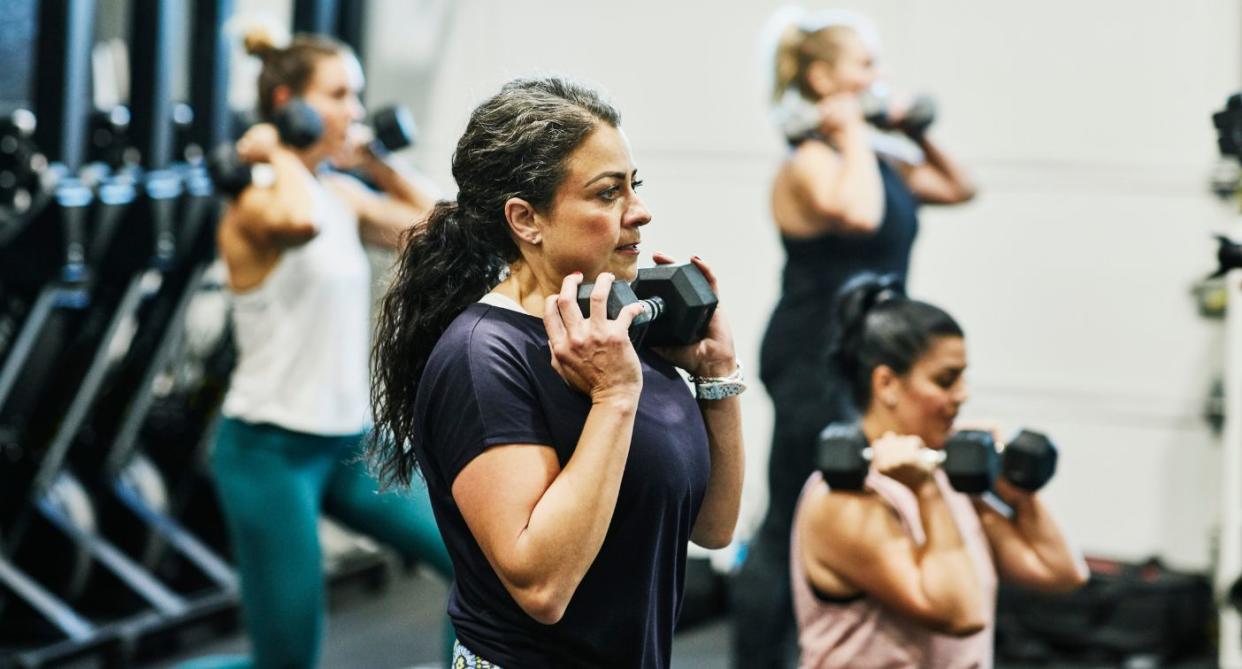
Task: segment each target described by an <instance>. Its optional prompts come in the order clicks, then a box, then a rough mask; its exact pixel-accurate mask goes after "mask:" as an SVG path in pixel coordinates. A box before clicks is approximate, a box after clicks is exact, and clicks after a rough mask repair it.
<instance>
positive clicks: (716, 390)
mask: <svg viewBox="0 0 1242 669" xmlns="http://www.w3.org/2000/svg"><path fill="white" fill-rule="evenodd" d="M690 380H691V381H693V382H694V397H695V399H700V400H722V399H724V398H726V397H733V396H734V395H741V394H742V393H744V392H746V377H745V375H744V374H743V373H742V363H740V362H739V363H738V365H737V369H735V370H733V373H732V374H730V375H728V376H691V377H690Z"/></svg>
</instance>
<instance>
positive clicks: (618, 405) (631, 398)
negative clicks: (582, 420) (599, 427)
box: [591, 383, 643, 413]
mask: <svg viewBox="0 0 1242 669" xmlns="http://www.w3.org/2000/svg"><path fill="white" fill-rule="evenodd" d="M642 389H643V387H642V384H641V383H640V384H634V385H625V386H610V387H608V388H601V389H599V390H594V391H592V392H591V405H592V406H599V407H605V408H609V409H613V410H616V411H620V412H622V413H625V412H633V411H635V410H637V409H638V398H639V396H640V395H642Z"/></svg>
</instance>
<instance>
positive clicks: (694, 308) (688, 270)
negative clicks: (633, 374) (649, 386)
mask: <svg viewBox="0 0 1242 669" xmlns="http://www.w3.org/2000/svg"><path fill="white" fill-rule="evenodd" d="M594 288H595V284H593V283H584V284H582V285H581V286H579V287H578V306H579V307H580V308H581V309H582V313H583V315H587V316H589V315H590V312H591V291H592V290H593V289H594ZM636 302H642V303H643V304H644V307H645V311H644V313H643V314H642V315H640V316H639V317H638V318H635V319H634V321H633V323H632V324H631V325H630V339H631V340H632V341H633V342H634V345H635V346H638V345H641V344H646V345H648V346H683V345H686V344H693V343H694V342H696V341H699V340H700V339H702V338H703V337H704V336H705V335H706V334H707V324H708V322H710V321H711V319H712V314H714V313H715V312H716V305H717V304H718V303H719V300H718V299H717V298H716V293H715V291H713V290H712V287H711V284H710V283H708V281H707V277H705V276H703V272H701V271H699V268H698V267H696V266H695V265H693V264H691V263H686V264H683V265H657V266H656V267H647V268H643V269H640V270H638V276H637V277H636V278H635V279H634V282H633V283H632V284H627V283H625V282H624V281H614V282H613V284H612V290H611V291H610V292H609V294H608V302H607V305H608V311H607V316H608V318H609V320H611V319H615V318H616V317H617V314H619V313H621V310H622V309H624V308H625V307H627V306H629V305H631V304H634V303H636Z"/></svg>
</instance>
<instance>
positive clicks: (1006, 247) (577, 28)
mask: <svg viewBox="0 0 1242 669" xmlns="http://www.w3.org/2000/svg"><path fill="white" fill-rule="evenodd" d="M256 3H257V4H267V5H280V4H282V3H278V2H266V3H264V2H258V0H256ZM239 4H243V5H244V4H247V3H244V2H240V3H239ZM777 6H778V3H776V2H746V3H730V4H727V5H726V4H721V3H717V2H706V1H692V2H667V1H665V2H654V1H651V0H634V1H632V2H627V3H623V4H616V3H588V2H581V1H571V0H542V1H536V0H529V1H520V2H519V1H512V0H458V1H457V2H455V3H453V2H448V1H443V0H440V1H435V0H422V1H420V2H408V1H405V0H375V1H374V2H373V4H372V14H371V32H370V34H371V38H372V42H371V45H370V50H369V60H370V62H369V67H370V72H369V74H370V77H371V91H370V93H369V100H370V101H371V102H372V103H375V102H380V101H384V100H393V99H396V100H401V101H404V102H406V103H408V104H410V105H412V106H413V107H414V109H415V110H416V111H417V112H418V116H419V122H420V125H421V128H422V131H423V142H422V144H421V145H420V146H419V147H418V148H417V149H416V150H414V151H413V152H411V154H410V156H409V157H410V158H411V159H412V160H413V161H414V162H415V163H416V164H418V165H420V166H421V167H422V168H423V169H424V170H425V171H426V172H427V173H428V174H429V175H431V176H432V177H433V178H434V179H435V180H437V181H438V182H439V183H440V184H441V186H442V187H443V188H444V189H445V190H446V191H447V192H449V193H452V192H453V189H454V186H453V184H452V181H451V179H450V177H449V158H450V154H451V152H452V146H453V143H454V142H455V140H456V138H457V136H458V135H459V134H460V131H461V129H462V127H463V126H464V124H465V119H466V115H467V113H468V111H469V110H470V109H471V108H472V107H473V106H474V104H476V103H477V102H478V101H479V100H481V99H482V98H483V97H485V96H487V95H488V94H490V93H491V92H493V91H495V90H496V89H497V88H498V86H499V85H500V84H501V83H503V82H504V81H505V80H506V79H508V78H510V77H513V76H518V75H524V74H531V73H536V72H559V73H565V74H570V75H574V76H578V77H581V78H583V79H586V80H588V81H591V82H595V83H597V84H598V85H600V86H601V87H602V88H604V89H605V90H606V91H607V92H608V93H609V94H610V96H611V98H612V99H613V100H614V101H615V102H616V103H617V104H618V106H619V107H620V109H621V110H622V113H623V115H624V117H625V122H624V125H625V129H626V132H627V133H628V135H629V137H630V140H631V142H632V145H633V148H634V153H635V156H636V159H637V161H638V164H639V167H640V171H641V172H642V174H643V175H644V178H645V179H646V182H647V186H646V191H645V196H646V198H647V201H648V204H649V205H650V207H651V209H652V211H653V212H654V214H655V219H654V221H653V223H652V224H651V225H650V226H649V227H648V228H647V229H646V230H644V238H645V243H644V246H645V249H646V251H648V252H649V251H651V250H654V249H662V250H666V251H668V252H670V253H672V254H675V255H679V256H682V257H685V256H688V255H690V254H692V253H695V254H699V255H701V256H703V257H704V258H706V259H707V260H708V261H709V262H711V263H713V264H714V265H715V266H716V267H717V268H719V270H720V274H721V283H722V287H721V292H722V296H723V298H724V304H725V305H726V308H727V310H728V314H729V316H730V318H731V320H732V322H733V325H734V328H735V331H736V335H737V339H738V342H739V345H740V349H741V350H740V354H741V356H742V358H743V360H744V361H745V362H747V363H749V364H750V368H751V369H752V370H753V369H754V365H755V363H756V360H757V357H758V356H757V349H758V343H759V338H760V336H761V334H762V331H763V327H764V323H765V320H766V317H767V315H768V313H769V311H770V309H771V307H772V305H773V304H774V302H775V299H776V296H777V285H778V284H777V282H778V277H779V271H780V266H781V262H782V258H781V253H780V248H779V244H778V240H777V237H776V234H775V232H774V228H773V226H772V223H771V220H770V218H769V215H768V212H767V196H768V185H769V180H770V177H771V175H772V173H773V171H774V170H775V168H776V166H777V164H778V163H779V161H780V159H781V155H782V150H783V149H782V145H781V143H780V142H779V141H778V139H777V137H776V135H775V133H774V132H773V131H772V130H771V129H770V127H769V126H768V125H767V123H766V121H765V118H766V116H765V114H766V108H765V106H764V92H763V90H762V82H763V78H764V77H763V75H762V73H761V71H760V66H759V59H758V58H757V56H756V48H757V37H758V31H759V28H760V26H761V25H762V23H763V21H764V19H765V18H766V17H767V16H768V14H769V13H770V12H771V11H772V10H773V9H775V8H776V7H777ZM813 6H828V5H826V4H824V3H814V5H813ZM833 6H845V7H848V8H852V9H857V10H861V11H863V12H865V13H867V14H869V15H871V16H872V17H873V18H874V20H875V21H876V23H877V25H878V28H879V30H880V34H881V37H882V40H883V43H884V52H883V54H882V65H883V67H884V68H885V69H886V70H887V71H888V72H889V74H891V77H892V79H893V80H894V82H896V83H897V84H898V85H899V86H903V85H904V86H905V87H906V88H908V89H918V90H928V91H931V92H933V93H935V94H936V95H937V96H938V98H939V100H940V102H941V107H942V114H943V116H942V122H941V123H940V125H939V126H937V128H936V130H935V134H936V136H937V137H938V138H940V139H942V140H943V142H944V143H945V144H946V145H947V146H949V147H951V148H952V149H953V150H954V152H955V153H956V154H957V155H958V156H959V157H961V158H962V159H963V160H964V161H965V162H966V163H967V165H968V166H969V167H970V168H971V169H972V171H973V172H974V174H975V175H976V177H977V179H978V181H979V183H980V184H981V187H982V192H981V195H980V197H979V198H978V199H977V200H976V201H975V202H973V203H971V204H969V205H967V206H964V207H959V208H954V209H926V210H924V213H923V217H922V224H923V229H922V233H921V237H920V240H919V242H918V245H917V247H916V251H915V258H914V270H913V276H912V278H911V290H912V292H914V293H915V294H916V295H919V296H921V297H924V298H926V299H929V300H931V301H934V302H937V303H940V304H942V305H944V306H945V307H947V308H948V309H950V310H951V311H952V312H953V313H954V314H955V315H956V316H958V317H959V319H960V320H961V321H962V322H963V324H964V326H965V327H966V329H967V331H968V333H969V342H970V355H971V365H972V369H971V372H970V375H969V379H970V381H971V384H972V389H973V397H974V399H973V400H972V402H971V403H970V404H969V405H968V407H967V413H968V414H970V415H971V416H974V417H980V418H982V417H987V418H994V419H998V420H1000V421H1002V422H1003V423H1005V424H1007V425H1009V426H1012V427H1017V426H1019V425H1029V426H1032V427H1039V428H1042V429H1044V430H1046V431H1048V432H1050V433H1051V434H1052V435H1053V436H1054V438H1055V439H1056V440H1057V441H1058V443H1059V444H1060V446H1061V448H1062V453H1063V455H1062V469H1061V473H1060V475H1059V476H1058V478H1057V479H1056V480H1055V481H1054V482H1053V484H1052V485H1051V487H1050V488H1049V490H1048V491H1047V499H1048V500H1049V502H1050V504H1051V505H1052V506H1053V507H1054V509H1055V511H1056V512H1057V513H1058V514H1059V516H1060V517H1061V518H1062V519H1063V521H1064V523H1065V525H1066V526H1067V527H1068V529H1069V531H1070V532H1071V534H1072V535H1073V536H1074V537H1075V538H1076V539H1077V541H1078V542H1079V543H1080V544H1081V545H1082V546H1083V547H1084V548H1086V549H1087V550H1089V551H1091V552H1094V553H1101V554H1108V555H1116V556H1121V557H1138V556H1145V555H1148V554H1152V553H1157V554H1161V555H1163V556H1164V557H1166V558H1167V559H1169V560H1170V561H1172V562H1173V563H1175V564H1179V565H1183V566H1189V567H1203V566H1206V565H1207V564H1208V561H1209V559H1210V538H1209V537H1210V532H1211V531H1212V526H1213V524H1214V522H1215V515H1216V511H1215V500H1216V489H1217V487H1218V486H1217V480H1216V479H1217V476H1218V474H1217V472H1216V469H1215V465H1216V461H1217V447H1216V443H1215V440H1214V438H1213V436H1212V435H1211V433H1210V432H1209V431H1208V429H1207V426H1206V424H1205V423H1204V421H1203V420H1202V419H1201V418H1200V414H1201V412H1202V407H1203V400H1204V397H1205V395H1206V392H1207V388H1208V385H1209V382H1210V379H1211V375H1212V374H1213V373H1214V370H1216V368H1217V367H1218V366H1219V363H1220V359H1221V355H1220V349H1221V347H1222V345H1223V339H1222V332H1221V331H1220V327H1219V325H1218V324H1216V323H1209V322H1204V321H1201V320H1199V319H1198V317H1197V316H1196V313H1195V310H1194V306H1193V303H1192V301H1191V299H1190V297H1189V294H1188V290H1189V287H1190V285H1191V284H1192V283H1193V282H1194V281H1195V280H1196V279H1197V278H1199V277H1200V276H1202V275H1203V274H1205V273H1206V272H1207V271H1208V270H1209V269H1211V258H1212V253H1213V247H1212V244H1211V243H1210V240H1209V236H1208V234H1209V232H1210V231H1212V230H1215V229H1228V228H1230V227H1237V224H1236V222H1235V219H1236V218H1237V213H1236V212H1235V211H1234V210H1233V209H1231V208H1229V207H1226V206H1224V205H1221V204H1220V203H1218V202H1216V201H1215V200H1214V199H1213V198H1212V197H1211V196H1210V195H1209V194H1208V193H1207V189H1206V181H1207V174H1208V171H1209V170H1210V168H1211V166H1212V164H1213V161H1214V160H1215V143H1214V135H1213V133H1212V130H1211V127H1210V123H1209V120H1208V115H1209V113H1210V112H1211V111H1212V110H1214V109H1216V108H1218V107H1219V106H1220V104H1221V103H1222V102H1223V100H1224V97H1225V96H1226V94H1227V93H1229V92H1230V91H1232V90H1234V89H1236V88H1237V87H1238V85H1239V83H1240V82H1242V72H1240V69H1242V58H1239V56H1240V55H1242V48H1240V46H1239V37H1240V28H1242V8H1240V6H1239V4H1238V3H1236V2H1231V1H1229V0H1196V1H1195V2H1186V3H1170V2H1157V1H1155V0H1141V1H1135V0H1097V1H1095V2H1091V3H1082V2H1071V1H1070V0H1049V1H1047V2H1041V3H1013V2H1005V3H980V2H968V1H967V0H939V1H937V2H934V3H932V2H918V1H916V0H884V1H881V0H876V1H873V2H844V3H838V4H835V5H833ZM745 411H746V436H747V449H748V466H749V469H748V480H747V494H746V510H745V517H744V518H743V528H742V529H743V531H749V529H750V528H752V527H753V526H754V524H756V523H757V521H758V518H759V515H760V514H761V512H762V508H763V504H764V498H765V491H764V490H763V488H764V484H765V477H764V469H765V466H766V464H765V463H766V456H767V441H768V433H769V429H770V421H771V408H770V405H769V402H768V399H767V397H766V396H765V395H764V393H763V391H762V388H761V387H760V386H758V384H756V387H755V388H754V390H753V391H752V392H751V393H749V394H747V395H746V396H745Z"/></svg>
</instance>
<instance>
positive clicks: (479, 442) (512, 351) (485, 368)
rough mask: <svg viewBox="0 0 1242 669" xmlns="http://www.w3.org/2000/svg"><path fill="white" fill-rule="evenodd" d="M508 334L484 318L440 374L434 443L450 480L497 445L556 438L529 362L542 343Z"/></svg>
mask: <svg viewBox="0 0 1242 669" xmlns="http://www.w3.org/2000/svg"><path fill="white" fill-rule="evenodd" d="M508 334H512V333H508ZM505 335H506V333H505V332H504V331H503V330H500V331H498V328H497V327H496V324H493V323H488V322H487V321H486V320H482V321H480V322H479V323H478V325H477V327H475V328H474V329H473V330H472V331H471V333H470V336H469V338H468V339H466V340H465V341H463V342H460V344H459V345H458V346H455V347H454V350H453V351H452V355H451V356H450V358H449V359H448V360H447V361H446V363H447V364H446V365H445V366H444V367H443V368H442V369H441V370H440V371H439V374H438V376H437V383H436V384H435V385H436V386H437V387H436V388H435V389H434V390H433V393H434V397H435V399H434V400H433V402H432V405H431V407H430V409H431V411H430V412H429V415H428V416H427V418H428V423H429V428H430V430H429V435H428V436H429V437H430V439H429V444H428V446H429V447H430V449H429V450H431V451H433V454H432V457H433V458H434V459H435V461H436V463H437V469H438V470H439V474H440V476H441V477H443V480H444V481H445V483H446V484H447V485H449V486H451V485H452V482H453V480H454V479H456V478H457V475H458V474H459V473H460V472H461V470H462V469H463V468H465V466H466V465H467V464H469V463H470V461H471V460H473V459H474V458H476V457H478V456H479V454H480V453H482V452H483V451H485V450H487V449H488V448H491V447H492V446H498V445H503V444H548V445H551V443H552V440H551V436H550V431H549V429H548V426H547V423H546V421H545V419H544V414H543V410H542V408H541V406H540V403H539V396H538V393H537V392H536V389H535V382H534V376H533V375H532V373H531V370H530V366H529V364H528V359H530V358H531V356H533V355H538V354H539V351H540V350H541V349H539V348H536V347H535V345H533V344H532V343H530V342H529V340H528V339H526V338H524V337H515V336H505ZM545 349H546V347H545ZM543 352H544V354H545V355H546V350H543Z"/></svg>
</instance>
